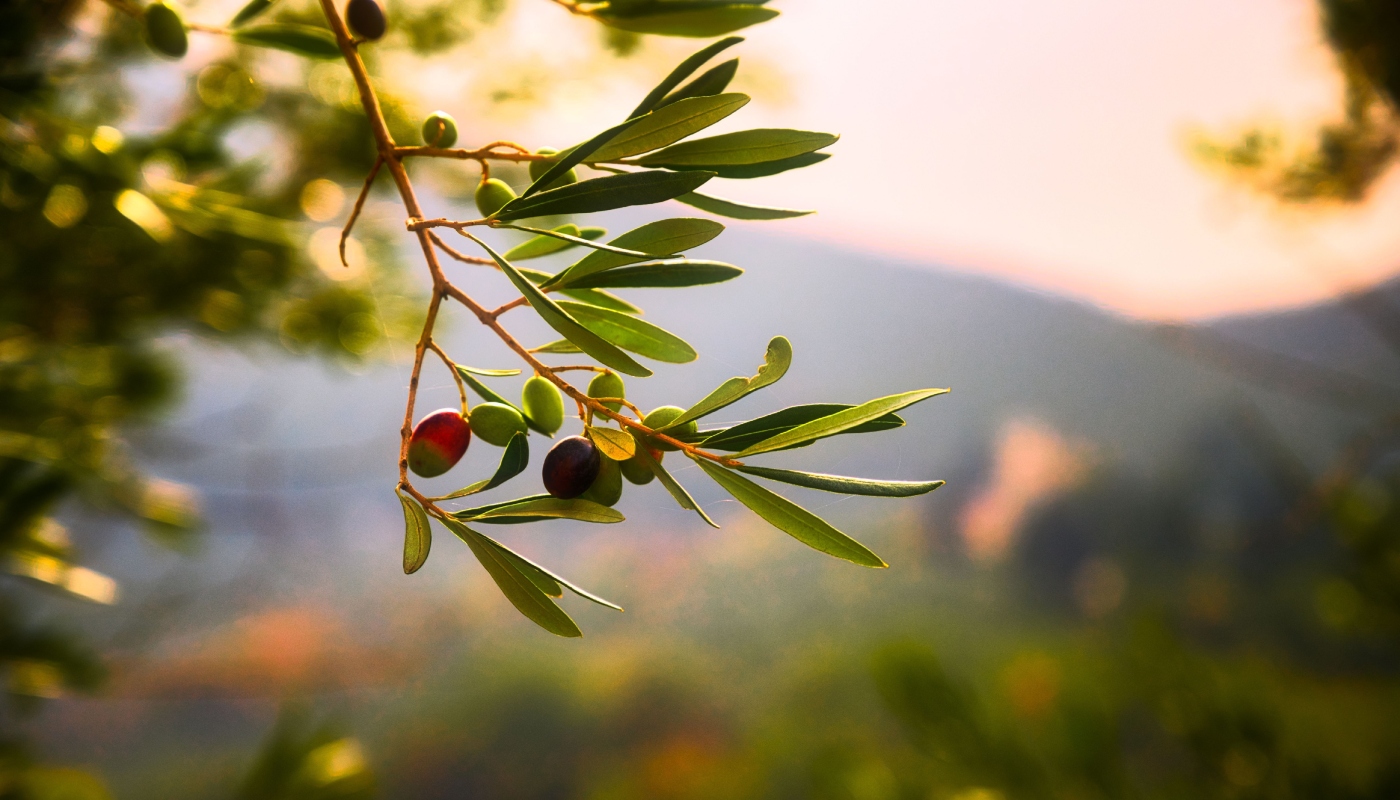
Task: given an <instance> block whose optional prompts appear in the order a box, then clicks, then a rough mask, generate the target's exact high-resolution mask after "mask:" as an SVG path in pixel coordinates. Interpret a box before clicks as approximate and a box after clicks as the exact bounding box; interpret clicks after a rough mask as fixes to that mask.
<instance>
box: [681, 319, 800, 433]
mask: <svg viewBox="0 0 1400 800" xmlns="http://www.w3.org/2000/svg"><path fill="white" fill-rule="evenodd" d="M790 366H792V343H791V342H789V341H788V340H787V339H786V338H784V337H782V336H774V337H773V338H772V339H771V340H770V341H769V342H768V351H767V352H766V353H764V355H763V365H762V366H760V367H759V368H758V372H756V373H755V374H754V376H753V377H752V378H730V379H729V380H727V381H725V382H724V383H722V384H720V385H719V388H718V389H715V390H714V391H713V392H710V393H709V394H707V395H705V397H704V398H703V399H701V400H700V402H698V403H696V404H695V405H693V406H691V407H690V408H688V409H686V412H685V413H684V414H682V415H680V416H679V417H676V419H675V421H673V422H672V423H671V424H670V425H667V426H666V427H665V428H662V429H661V430H662V431H663V432H664V431H665V430H667V429H668V428H674V427H676V426H677V425H684V424H685V423H687V422H689V421H691V420H693V419H700V418H701V417H703V416H705V415H707V414H713V413H714V412H716V411H718V410H720V409H721V408H724V407H725V406H727V405H729V404H730V403H733V402H735V401H737V400H739V399H741V398H742V397H744V396H745V395H748V394H752V393H753V392H756V391H758V390H759V389H762V388H763V387H765V386H768V385H770V384H773V383H777V381H778V379H779V378H782V377H783V376H784V375H786V374H787V371H788V367H790Z"/></svg>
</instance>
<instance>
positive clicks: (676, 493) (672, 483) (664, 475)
mask: <svg viewBox="0 0 1400 800" xmlns="http://www.w3.org/2000/svg"><path fill="white" fill-rule="evenodd" d="M636 454H637V458H639V459H641V461H642V463H643V464H646V465H647V468H648V469H650V470H651V472H652V474H653V475H655V476H656V479H657V480H658V481H660V482H661V485H662V486H665V487H666V491H667V492H670V494H671V497H672V499H674V500H675V501H676V503H677V504H679V505H680V507H681V508H684V509H688V510H690V511H694V512H695V513H697V514H699V515H700V519H703V520H705V524H706V525H709V526H710V527H711V528H718V527H719V525H717V524H715V521H714V520H712V519H710V515H709V514H706V513H705V509H703V508H701V507H700V504H699V503H697V502H695V498H694V497H691V496H690V492H687V491H686V490H685V487H684V486H681V485H680V483H678V482H677V481H676V479H675V478H672V477H671V473H669V472H667V471H666V468H665V467H663V466H661V462H660V461H657V460H656V459H655V458H652V455H651V451H649V450H648V449H647V448H645V447H638V448H637V450H636Z"/></svg>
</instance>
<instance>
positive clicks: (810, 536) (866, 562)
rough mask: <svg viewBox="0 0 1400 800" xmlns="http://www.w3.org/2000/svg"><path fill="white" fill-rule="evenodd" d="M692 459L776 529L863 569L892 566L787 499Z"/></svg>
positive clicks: (722, 486) (725, 470) (717, 466)
mask: <svg viewBox="0 0 1400 800" xmlns="http://www.w3.org/2000/svg"><path fill="white" fill-rule="evenodd" d="M692 460H694V461H695V463H697V464H699V465H700V469H702V470H704V471H705V473H706V474H707V475H709V476H710V477H711V478H713V479H714V481H715V483H718V484H719V485H720V487H721V488H723V489H724V490H725V491H726V492H729V494H730V495H732V496H733V497H734V499H735V500H738V501H739V502H740V503H743V504H744V505H745V506H748V508H749V510H750V511H752V512H754V513H755V514H757V515H759V516H760V517H762V518H763V519H765V520H767V521H768V523H769V524H770V525H772V526H773V527H775V528H777V529H778V530H780V531H783V532H784V533H786V534H788V535H789V536H791V537H792V538H794V539H796V540H797V541H799V542H802V543H803V544H805V545H807V546H808V547H811V548H813V549H814V550H820V551H821V552H823V553H827V554H829V555H833V556H836V557H837V558H841V559H845V560H846V561H850V562H851V563H853V564H859V565H861V566H863V567H876V568H883V567H888V566H889V565H888V564H886V563H885V562H884V560H883V559H881V558H880V557H879V556H877V555H875V553H874V552H872V551H871V550H870V548H868V547H866V546H865V545H863V544H861V543H860V542H857V541H856V540H855V539H852V538H851V537H850V536H847V535H846V534H844V533H842V532H841V531H839V530H837V529H836V528H834V527H832V526H831V523H829V522H827V521H826V520H824V519H822V518H821V517H818V516H817V515H816V514H813V513H812V512H810V511H808V510H807V509H805V508H803V507H802V506H799V505H797V504H796V503H794V502H792V501H791V500H788V499H787V498H786V497H783V496H782V495H779V494H775V493H774V492H771V491H769V490H768V489H765V488H763V487H762V486H759V485H758V484H756V483H754V482H753V481H751V480H749V479H748V478H745V477H744V476H742V475H737V474H735V473H734V472H733V471H731V470H728V469H725V468H724V467H721V466H719V465H718V464H715V463H713V462H710V461H706V460H705V459H701V458H696V459H692Z"/></svg>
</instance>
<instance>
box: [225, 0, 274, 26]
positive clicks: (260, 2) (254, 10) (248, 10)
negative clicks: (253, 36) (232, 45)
mask: <svg viewBox="0 0 1400 800" xmlns="http://www.w3.org/2000/svg"><path fill="white" fill-rule="evenodd" d="M273 2H274V0H249V2H248V4H247V5H245V6H243V8H241V9H239V10H238V13H237V14H235V15H233V19H232V20H231V21H230V22H229V24H228V26H229V27H230V28H237V27H238V26H239V25H242V24H244V23H247V22H252V21H253V20H254V19H256V18H257V17H260V16H262V13H263V12H264V11H266V10H268V9H269V8H272V4H273Z"/></svg>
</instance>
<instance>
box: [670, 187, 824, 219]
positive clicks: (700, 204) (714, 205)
mask: <svg viewBox="0 0 1400 800" xmlns="http://www.w3.org/2000/svg"><path fill="white" fill-rule="evenodd" d="M674 199H675V200H676V201H677V202H680V203H685V204H686V205H688V206H694V207H695V208H698V209H700V210H701V211H708V212H710V213H711V214H718V215H720V216H721V217H729V218H731V219H792V218H793V217H805V216H807V215H808V214H815V213H817V212H815V211H796V210H793V209H790V208H772V207H770V206H750V205H745V204H743V203H736V202H734V201H733V200H725V199H724V198H723V197H715V196H714V195H709V194H700V193H699V192H690V193H688V194H683V195H681V196H680V197H677V198H674Z"/></svg>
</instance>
